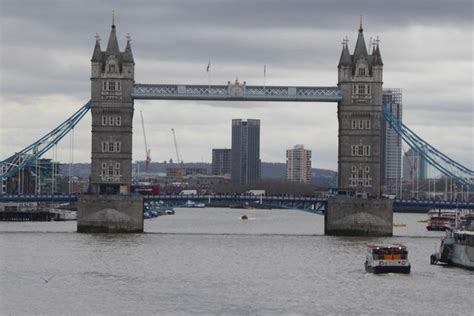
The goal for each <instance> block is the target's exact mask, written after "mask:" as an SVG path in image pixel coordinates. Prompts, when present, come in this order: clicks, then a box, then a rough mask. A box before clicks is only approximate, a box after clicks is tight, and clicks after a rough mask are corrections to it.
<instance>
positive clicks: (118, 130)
mask: <svg viewBox="0 0 474 316" xmlns="http://www.w3.org/2000/svg"><path fill="white" fill-rule="evenodd" d="M130 41H131V40H130V36H127V45H126V47H125V51H123V52H121V51H120V49H119V45H118V41H117V35H116V27H115V23H114V22H112V29H111V31H110V36H109V40H108V44H107V49H106V50H105V51H102V50H101V48H100V39H99V36H98V35H97V36H96V43H95V48H94V52H93V55H92V59H91V64H92V67H91V70H92V71H91V91H92V92H91V100H92V106H91V112H92V156H91V160H92V164H91V181H90V190H91V192H92V193H102V194H114V193H128V192H129V191H130V185H131V176H132V119H133V110H134V107H133V99H132V97H131V94H132V90H133V81H134V68H135V62H134V59H133V54H132V48H131V44H130Z"/></svg>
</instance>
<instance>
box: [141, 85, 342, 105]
mask: <svg viewBox="0 0 474 316" xmlns="http://www.w3.org/2000/svg"><path fill="white" fill-rule="evenodd" d="M132 98H134V99H135V100H208V101H267V102H269V101H272V102H273V101H279V102H338V101H340V100H342V95H341V90H340V89H339V87H291V86H247V85H246V84H245V83H243V84H240V83H239V82H235V83H230V82H229V83H228V84H227V85H180V84H177V85H172V84H135V85H134V86H133V92H132Z"/></svg>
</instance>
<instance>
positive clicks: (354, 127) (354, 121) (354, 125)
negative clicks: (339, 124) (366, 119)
mask: <svg viewBox="0 0 474 316" xmlns="http://www.w3.org/2000/svg"><path fill="white" fill-rule="evenodd" d="M356 128H357V121H356V120H352V129H356Z"/></svg>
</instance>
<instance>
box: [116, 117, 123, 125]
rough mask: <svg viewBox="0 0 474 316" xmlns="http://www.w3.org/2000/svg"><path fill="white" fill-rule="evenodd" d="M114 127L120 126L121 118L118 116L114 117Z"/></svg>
mask: <svg viewBox="0 0 474 316" xmlns="http://www.w3.org/2000/svg"><path fill="white" fill-rule="evenodd" d="M115 125H117V126H122V117H121V116H120V115H119V116H116V117H115Z"/></svg>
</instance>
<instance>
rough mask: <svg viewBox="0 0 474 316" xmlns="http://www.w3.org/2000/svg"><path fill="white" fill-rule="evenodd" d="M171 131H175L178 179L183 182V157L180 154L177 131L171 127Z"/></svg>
mask: <svg viewBox="0 0 474 316" xmlns="http://www.w3.org/2000/svg"><path fill="white" fill-rule="evenodd" d="M171 133H173V140H174V148H175V149H176V158H177V159H178V160H177V161H176V162H177V164H178V168H177V170H176V181H177V182H181V181H182V180H183V158H182V157H180V156H179V150H178V142H177V141H176V133H175V132H174V128H172V129H171Z"/></svg>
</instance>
